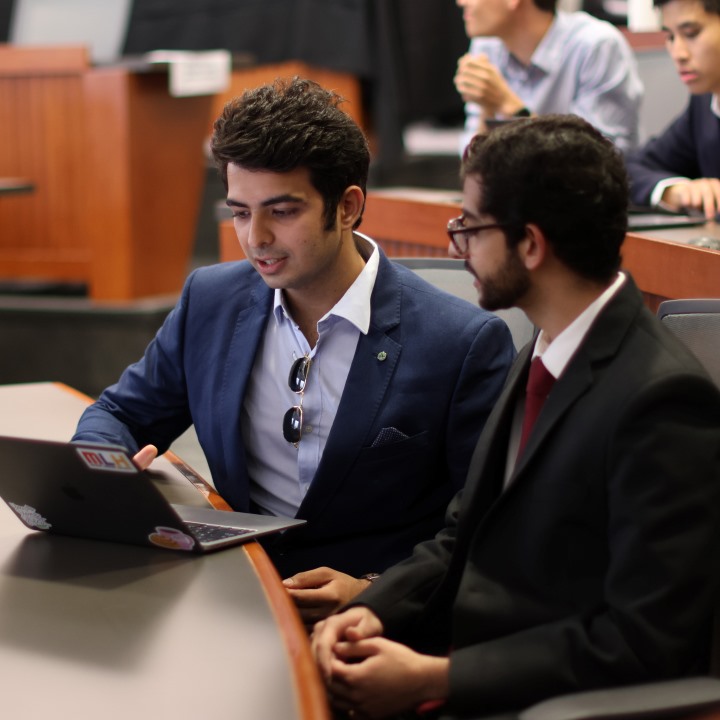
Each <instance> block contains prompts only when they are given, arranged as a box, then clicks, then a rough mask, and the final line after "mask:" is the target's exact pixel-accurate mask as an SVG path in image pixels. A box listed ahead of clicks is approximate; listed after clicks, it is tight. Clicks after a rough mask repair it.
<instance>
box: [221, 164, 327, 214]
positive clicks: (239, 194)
mask: <svg viewBox="0 0 720 720" xmlns="http://www.w3.org/2000/svg"><path fill="white" fill-rule="evenodd" d="M227 180H228V200H233V201H235V202H237V203H243V204H256V203H258V204H268V203H274V202H303V201H306V200H307V199H308V198H309V196H310V195H312V194H313V191H314V188H313V186H312V183H311V182H310V176H309V173H308V171H307V169H305V168H298V169H295V170H291V171H289V172H282V173H281V172H274V171H271V170H254V169H249V168H245V167H242V166H239V165H235V164H233V163H230V164H229V165H228V172H227Z"/></svg>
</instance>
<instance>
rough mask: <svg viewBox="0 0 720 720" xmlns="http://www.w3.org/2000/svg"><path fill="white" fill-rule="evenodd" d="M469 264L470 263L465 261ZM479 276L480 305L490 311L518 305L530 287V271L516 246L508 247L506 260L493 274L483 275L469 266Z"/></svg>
mask: <svg viewBox="0 0 720 720" xmlns="http://www.w3.org/2000/svg"><path fill="white" fill-rule="evenodd" d="M465 264H466V266H468V263H467V262H466V263H465ZM468 270H470V272H471V273H472V274H473V275H474V276H475V277H476V278H477V280H478V284H479V286H480V289H479V298H478V301H479V303H480V307H482V308H484V309H485V310H489V311H490V312H494V311H495V310H505V309H507V308H511V307H516V306H517V304H518V300H519V299H520V298H521V297H522V296H523V295H524V294H525V293H526V292H527V291H528V289H529V288H530V273H529V272H528V270H527V268H526V267H525V266H524V265H523V263H522V261H521V260H520V256H519V255H518V252H517V249H516V248H508V250H507V254H506V256H505V262H504V263H503V264H502V265H501V266H500V267H499V268H498V269H497V270H496V271H495V272H494V273H492V274H488V275H481V274H479V273H477V272H475V271H474V270H473V269H472V268H471V267H469V266H468Z"/></svg>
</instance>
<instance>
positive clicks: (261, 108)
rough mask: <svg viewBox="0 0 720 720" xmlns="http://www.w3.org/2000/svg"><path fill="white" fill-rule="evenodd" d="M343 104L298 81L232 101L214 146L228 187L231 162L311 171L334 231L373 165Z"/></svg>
mask: <svg viewBox="0 0 720 720" xmlns="http://www.w3.org/2000/svg"><path fill="white" fill-rule="evenodd" d="M342 102H343V98H342V97H340V96H339V95H338V94H337V93H334V92H330V91H328V90H325V89H323V88H322V87H320V85H318V84H317V83H316V82H313V81H312V80H307V79H302V78H299V77H295V78H293V79H292V80H283V79H278V80H275V81H274V82H273V83H270V84H267V85H263V86H262V87H259V88H256V89H253V90H248V91H246V92H245V93H243V95H241V96H240V97H237V98H235V99H233V100H231V101H230V102H228V103H227V105H226V106H225V108H224V109H223V111H222V114H221V115H220V117H218V119H217V120H216V121H215V125H214V132H213V136H212V140H211V144H210V148H211V150H212V154H213V157H214V159H215V163H216V164H217V166H218V169H219V170H220V174H221V176H222V179H223V182H224V184H225V188H226V189H227V166H228V164H229V163H233V164H235V165H238V166H240V167H242V168H244V169H247V170H258V171H260V170H264V171H270V172H277V173H283V172H290V171H292V170H295V169H297V168H307V169H308V171H309V173H310V182H311V183H312V185H313V187H314V188H315V189H316V190H317V191H318V192H319V193H320V195H321V196H322V197H323V202H324V219H325V223H326V229H329V228H330V227H331V226H332V223H333V221H334V217H335V213H336V211H337V207H338V203H339V202H340V199H341V198H342V196H343V193H344V192H345V190H346V189H347V188H348V187H350V186H351V185H357V186H359V187H360V189H361V190H362V191H363V194H365V189H366V185H367V176H368V168H369V165H370V150H369V147H368V142H367V139H366V138H365V136H364V135H363V132H362V130H361V129H360V128H359V127H358V125H357V124H356V123H355V121H354V120H353V119H352V118H351V117H350V116H349V115H348V114H347V113H345V112H344V111H343V110H341V109H340V107H339V106H340V104H341V103H342ZM360 219H361V218H358V221H357V223H356V224H355V227H357V226H358V225H359V224H360Z"/></svg>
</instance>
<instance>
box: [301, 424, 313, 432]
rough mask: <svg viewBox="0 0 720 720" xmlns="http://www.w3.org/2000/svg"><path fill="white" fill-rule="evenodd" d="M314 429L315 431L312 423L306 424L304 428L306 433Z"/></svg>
mask: <svg viewBox="0 0 720 720" xmlns="http://www.w3.org/2000/svg"><path fill="white" fill-rule="evenodd" d="M312 431H313V426H312V425H305V427H304V428H303V432H304V433H311V432H312Z"/></svg>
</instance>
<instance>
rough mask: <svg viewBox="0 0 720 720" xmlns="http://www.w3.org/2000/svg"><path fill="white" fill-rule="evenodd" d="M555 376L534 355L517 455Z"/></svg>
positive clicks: (527, 436) (522, 448)
mask: <svg viewBox="0 0 720 720" xmlns="http://www.w3.org/2000/svg"><path fill="white" fill-rule="evenodd" d="M554 382H555V378H554V377H553V376H552V375H551V374H550V373H549V372H548V369H547V368H546V367H545V365H543V361H542V360H541V359H540V358H539V357H536V358H535V359H534V360H533V361H532V363H530V374H529V375H528V381H527V388H526V395H525V417H524V418H523V424H522V434H521V435H520V447H519V448H518V457H520V456H521V455H522V451H523V450H524V448H525V443H527V440H528V438H529V437H530V432H531V431H532V428H533V425H534V424H535V420H537V416H538V415H539V414H540V410H541V409H542V406H543V403H544V402H545V399H546V398H547V396H548V395H549V394H550V391H551V390H552V386H553V384H554Z"/></svg>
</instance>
